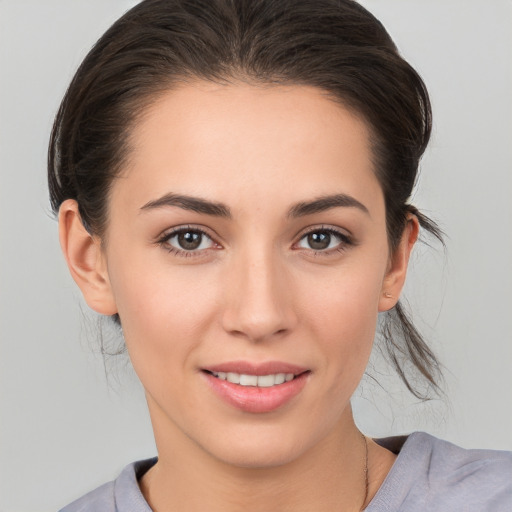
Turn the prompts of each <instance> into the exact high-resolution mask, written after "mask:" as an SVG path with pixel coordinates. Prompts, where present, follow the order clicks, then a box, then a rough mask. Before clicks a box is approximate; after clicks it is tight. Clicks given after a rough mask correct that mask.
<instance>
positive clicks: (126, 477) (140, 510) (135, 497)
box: [59, 458, 157, 512]
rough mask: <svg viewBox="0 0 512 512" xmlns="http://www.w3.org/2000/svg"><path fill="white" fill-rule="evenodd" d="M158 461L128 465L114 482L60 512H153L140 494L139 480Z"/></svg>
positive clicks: (152, 460)
mask: <svg viewBox="0 0 512 512" xmlns="http://www.w3.org/2000/svg"><path fill="white" fill-rule="evenodd" d="M156 460H157V459H156V458H153V459H146V460H140V461H137V462H133V463H131V464H128V466H126V467H125V468H124V469H123V471H122V472H121V474H120V475H119V476H118V477H117V478H116V479H115V480H114V481H112V482H108V483H106V484H103V485H101V486H100V487H98V488H97V489H94V490H93V491H91V492H89V493H87V494H86V495H84V496H82V497H81V498H79V499H77V500H75V501H73V502H72V503H70V504H69V505H67V506H65V507H64V508H63V509H61V510H60V511H59V512H151V509H150V508H149V505H148V504H147V502H146V500H145V499H144V497H143V496H142V493H141V492H140V488H139V485H138V478H139V477H140V476H141V475H143V474H144V473H145V472H146V471H147V470H148V469H149V468H150V467H151V466H153V465H154V464H155V463H156Z"/></svg>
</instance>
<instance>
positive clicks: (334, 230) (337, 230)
mask: <svg viewBox="0 0 512 512" xmlns="http://www.w3.org/2000/svg"><path fill="white" fill-rule="evenodd" d="M317 231H328V232H329V233H334V234H337V235H339V236H341V237H345V238H349V239H352V238H353V236H352V233H350V231H348V230H347V229H343V228H340V227H337V226H330V225H325V224H321V225H317V226H309V227H307V228H304V229H303V230H301V231H299V233H298V234H297V235H296V238H297V239H298V240H301V239H302V238H303V237H305V236H306V235H309V234H310V233H315V232H317Z"/></svg>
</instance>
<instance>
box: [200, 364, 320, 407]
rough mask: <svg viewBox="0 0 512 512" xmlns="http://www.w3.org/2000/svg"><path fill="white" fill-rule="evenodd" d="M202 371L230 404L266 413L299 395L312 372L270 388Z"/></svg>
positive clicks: (217, 391) (218, 393)
mask: <svg viewBox="0 0 512 512" xmlns="http://www.w3.org/2000/svg"><path fill="white" fill-rule="evenodd" d="M202 373H203V375H204V376H205V377H206V380H207V382H208V384H209V385H210V387H211V388H212V389H213V391H214V392H215V393H217V395H219V396H220V397H221V398H222V399H224V400H225V401H226V402H227V403H228V404H230V405H232V406H234V407H236V408H237V409H240V410H242V411H245V412H251V413H264V412H271V411H275V410H276V409H279V408H280V407H283V406H284V405H285V404H287V403H288V402H290V400H292V398H294V397H295V396H297V395H298V394H299V393H300V392H301V391H302V389H303V388H304V386H305V385H306V382H307V380H308V376H309V373H310V372H304V373H302V374H300V375H298V376H297V377H295V378H294V379H293V380H291V381H289V382H284V383H283V384H278V385H276V386H271V387H268V388H263V387H262V388H260V387H257V386H240V384H233V383H232V382H228V381H227V380H222V379H218V378H217V377H214V376H213V375H212V374H211V373H208V372H202Z"/></svg>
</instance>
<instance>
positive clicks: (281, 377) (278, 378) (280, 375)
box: [276, 373, 286, 384]
mask: <svg viewBox="0 0 512 512" xmlns="http://www.w3.org/2000/svg"><path fill="white" fill-rule="evenodd" d="M285 380H286V375H285V374H284V373H278V374H277V375H276V384H282V383H283V382H284V381H285Z"/></svg>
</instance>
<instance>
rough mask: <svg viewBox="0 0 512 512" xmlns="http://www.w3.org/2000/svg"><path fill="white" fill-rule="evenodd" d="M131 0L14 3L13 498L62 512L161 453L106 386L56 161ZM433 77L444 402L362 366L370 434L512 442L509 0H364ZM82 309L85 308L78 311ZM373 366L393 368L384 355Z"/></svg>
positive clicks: (436, 327)
mask: <svg viewBox="0 0 512 512" xmlns="http://www.w3.org/2000/svg"><path fill="white" fill-rule="evenodd" d="M135 3H136V2H135V1H133V0H132V1H129V0H73V1H69V0H44V1H41V0H0V235H1V238H0V243H1V246H0V287H1V289H0V293H1V295H0V329H1V331H0V334H1V346H0V379H1V380H0V390H1V394H0V414H1V416H0V465H1V474H0V511H2V512H7V511H9V512H17V511H20V512H21V511H24V512H32V511H34V512H35V511H38V512H41V511H52V510H56V509H57V508H59V507H60V506H63V505H64V504H66V503H67V502H69V501H71V500H72V499H74V498H76V497H78V496H79V495H81V494H83V493H84V492H86V491H87V490H89V489H91V488H93V487H94V486H96V485H99V484H100V483H103V482H105V481H106V480H108V479H111V478H113V477H115V476H116V475H117V474H118V472H119V471H120V469H121V468H122V467H123V466H124V465H125V464H127V463H128V462H130V461H132V460H135V459H138V458H143V457H148V456H152V455H154V454H155V448H154V442H153V438H152V432H151V426H150V423H149V419H148V416H147V412H146V407H145V403H144V397H143V393H142V391H141V388H140V385H139V384H138V382H137V380H136V377H134V375H133V373H132V372H131V370H130V367H129V365H126V364H124V363H123V361H122V360H121V361H120V362H118V363H117V364H114V366H113V367H111V369H110V379H109V383H107V381H106V378H105V374H104V367H103V362H102V359H101V357H100V356H99V355H98V341H97V337H98V330H97V328H96V326H95V320H94V317H92V316H90V315H89V314H88V313H87V312H86V309H87V308H86V307H85V306H81V301H80V299H79V293H78V291H77V288H76V287H75V285H74V283H73V282H72V281H71V279H70V277H69V276H68V273H67V269H66V267H65V264H64V261H63V259H62V257H61V255H60V249H59V246H58V239H57V224H56V222H55V221H54V220H52V218H51V216H50V215H49V206H48V200H47V190H46V181H45V180H46V177H45V158H46V147H47V141H48V135H49V132H50V128H51V124H52V119H53V116H54V114H55V112H56V109H57V107H58V104H59V101H60V99H61V97H62V95H63V93H64V91H65V88H66V86H67V84H68V82H69V80H70V79H71V77H72V74H73V72H74V70H75V69H76V67H77V66H78V64H79V63H80V61H81V59H82V58H83V57H84V56H85V54H86V52H87V51H88V49H89V48H90V46H91V45H92V44H93V43H94V42H95V40H96V39H97V38H98V37H99V36H100V35H101V34H102V33H103V32H104V30H105V29H106V28H107V27H108V26H109V25H110V24H111V23H112V22H113V21H114V20H115V19H116V18H117V17H118V16H119V15H120V14H122V13H123V12H124V11H125V10H126V9H127V8H129V7H130V6H132V5H134V4H135ZM362 3H363V4H364V5H365V6H367V7H368V8H369V9H370V10H371V11H372V12H374V13H375V14H376V15H377V17H379V18H380V19H381V20H382V21H383V23H384V25H385V26H386V27H387V29H388V30H389V32H390V33H391V35H392V36H393V37H394V39H395V41H396V42H397V44H398V46H399V48H400V49H401V51H402V52H403V54H404V55H405V57H406V58H407V59H408V60H409V61H410V62H411V63H412V64H413V65H414V66H415V67H416V68H417V69H418V71H419V72H420V74H421V75H422V76H423V78H424V80H425V82H426V84H427V87H428V88H429V90H430V93H431V96H432V102H433V109H434V120H435V128H434V135H433V140H432V144H431V147H430V149H429V150H428V152H427V155H426V157H425V158H424V160H423V165H422V177H421V180H420V184H419V190H418V191H417V193H416V194H415V198H414V202H415V204H416V205H417V206H418V207H420V208H421V209H423V210H424V211H426V212H427V213H429V214H431V215H432V216H433V217H434V218H435V219H436V220H438V221H439V222H440V223H441V225H442V227H443V228H444V229H445V231H446V232H447V233H448V235H449V240H448V251H447V254H446V255H445V254H444V253H443V252H442V250H429V249H426V248H425V247H419V248H418V250H417V251H416V255H415V257H414V261H413V268H412V270H411V274H410V276H409V281H408V284H407V296H408V299H409V301H410V303H411V305H412V307H413V309H414V311H415V316H414V318H415V320H416V321H417V323H418V325H419V326H420V327H421V328H422V329H423V331H424V332H425V334H426V335H427V337H428V338H429V340H430V342H431V344H432V345H433V347H434V349H435V350H437V352H438V354H439V356H440V358H441V359H442V361H443V363H444V364H445V366H446V368H447V371H446V377H447V382H446V389H447V394H448V399H447V400H445V401H434V402H431V403H429V404H423V405H422V404H418V403H417V401H415V400H413V399H411V398H410V397H408V396H407V394H406V393H404V392H403V391H402V390H401V388H400V385H399V383H398V382H397V380H396V379H393V378H392V377H387V376H386V375H378V378H379V381H380V383H381V384H382V386H384V388H385V390H382V389H381V388H380V387H379V386H378V385H376V384H374V383H373V381H372V379H365V381H364V382H363V384H362V386H361V390H360V391H359V392H358V394H357V397H355V398H354V408H355V411H356V418H357V420H358V423H359V425H360V427H361V428H362V430H363V431H365V432H366V433H367V434H369V435H374V436H382V435H389V434H393V433H397V432H400V433H402V432H410V431H411V430H427V431H429V432H431V433H433V434H436V435H438V436H441V437H444V438H446V439H449V440H451V441H453V442H456V443H458V444H461V445H463V446H466V447H488V448H498V449H509V450H510V449H512V407H511V405H510V403H511V400H510V398H511V395H512V393H511V391H512V369H511V366H512V365H511V363H512V334H511V322H510V317H511V315H512V299H511V291H512V286H511V285H512V270H511V263H510V262H511V261H512V201H511V200H510V197H511V195H512V179H511V175H512V172H511V163H512V120H511V119H512V94H511V92H510V91H512V31H511V25H512V21H511V20H512V2H511V1H510V0H479V1H477V0H365V1H364V2H362ZM81 309H83V310H84V313H82V312H81ZM374 365H375V368H374V370H373V375H376V374H380V373H386V369H385V368H382V365H381V364H380V362H379V359H378V358H376V359H375V362H374Z"/></svg>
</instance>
